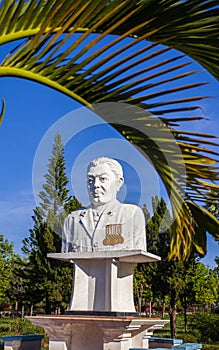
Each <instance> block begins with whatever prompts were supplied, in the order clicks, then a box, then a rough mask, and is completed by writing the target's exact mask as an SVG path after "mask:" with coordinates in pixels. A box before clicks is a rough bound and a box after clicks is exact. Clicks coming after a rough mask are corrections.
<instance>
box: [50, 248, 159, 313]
mask: <svg viewBox="0 0 219 350" xmlns="http://www.w3.org/2000/svg"><path fill="white" fill-rule="evenodd" d="M48 257H49V258H53V259H59V260H65V261H68V262H71V263H74V274H73V290H72V296H71V302H70V310H74V311H103V312H125V313H135V312H136V310H135V306H134V298H133V274H134V268H135V266H136V264H137V263H140V262H141V263H143V262H144V263H145V262H152V261H158V260H160V258H159V257H158V256H157V255H153V254H150V253H148V252H145V251H142V250H130V251H123V250H121V251H119V250H118V251H117V250H114V251H95V252H75V253H52V254H48Z"/></svg>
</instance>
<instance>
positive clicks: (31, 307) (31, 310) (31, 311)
mask: <svg viewBox="0 0 219 350" xmlns="http://www.w3.org/2000/svg"><path fill="white" fill-rule="evenodd" d="M30 316H33V304H31V305H30Z"/></svg>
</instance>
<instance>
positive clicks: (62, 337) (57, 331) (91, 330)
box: [27, 315, 168, 350]
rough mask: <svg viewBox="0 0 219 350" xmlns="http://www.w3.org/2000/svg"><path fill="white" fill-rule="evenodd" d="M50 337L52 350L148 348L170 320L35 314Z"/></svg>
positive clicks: (35, 319) (30, 318)
mask: <svg viewBox="0 0 219 350" xmlns="http://www.w3.org/2000/svg"><path fill="white" fill-rule="evenodd" d="M27 319H28V320H29V321H30V322H31V323H33V324H34V325H37V326H40V327H43V328H44V330H45V332H46V333H47V334H48V336H49V338H50V343H49V350H129V349H130V348H142V347H143V348H148V338H150V336H151V335H152V332H153V331H154V330H155V329H157V328H162V327H163V326H164V325H165V324H166V323H167V322H168V321H166V320H160V319H156V318H133V317H107V316H101V317H100V316H92V317H90V316H69V315H68V316H67V315H61V316H32V317H27Z"/></svg>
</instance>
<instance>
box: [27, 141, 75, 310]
mask: <svg viewBox="0 0 219 350" xmlns="http://www.w3.org/2000/svg"><path fill="white" fill-rule="evenodd" d="M45 179H46V182H45V184H44V185H43V190H42V191H41V192H40V193H39V197H40V199H41V202H40V205H39V206H38V207H36V208H35V209H34V215H33V217H32V218H33V221H34V226H33V228H32V229H31V230H30V236H29V238H25V239H24V240H23V251H24V253H25V254H27V256H28V260H29V263H28V264H27V266H26V269H25V273H26V279H27V281H29V288H28V296H29V299H30V300H29V302H30V303H31V304H36V303H39V302H42V301H43V302H44V303H45V311H46V313H51V311H52V310H53V309H56V310H60V308H65V307H66V304H67V303H68V302H69V299H70V293H71V281H72V267H71V266H70V265H69V264H67V263H64V262H61V261H58V260H54V259H48V258H47V254H48V253H54V252H60V250H61V232H62V226H63V222H64V218H65V216H66V215H67V214H68V213H69V212H70V211H72V210H74V209H77V208H79V207H81V204H80V203H79V201H78V200H77V199H76V198H75V197H69V190H68V189H67V184H68V178H67V176H66V167H65V158H64V146H63V144H62V140H61V136H60V135H59V134H57V135H56V137H55V142H54V145H53V147H52V155H51V157H50V159H49V164H48V171H47V174H46V175H45Z"/></svg>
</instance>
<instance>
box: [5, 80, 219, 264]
mask: <svg viewBox="0 0 219 350" xmlns="http://www.w3.org/2000/svg"><path fill="white" fill-rule="evenodd" d="M207 78H208V79H209V80H211V84H210V85H209V86H207V87H206V88H205V89H206V93H205V94H206V95H213V96H214V98H211V99H209V100H206V101H204V102H203V107H204V109H205V111H206V114H207V117H208V119H209V120H203V121H200V122H197V123H191V126H190V130H191V128H193V127H194V128H195V130H197V132H208V133H212V134H214V135H219V132H218V126H219V116H218V115H217V114H218V107H219V106H218V101H219V83H218V82H216V81H215V80H214V79H212V78H210V76H209V75H208V76H207ZM0 97H4V98H5V100H6V103H7V106H6V112H5V118H4V120H3V124H2V126H1V128H0V149H1V185H0V233H1V234H4V236H5V238H7V239H8V240H9V241H12V242H14V246H15V250H16V251H17V252H20V248H21V245H22V239H23V238H25V237H27V236H28V235H29V229H30V228H31V227H32V224H33V222H32V219H31V216H32V214H33V208H34V207H35V206H36V200H37V197H36V193H37V191H38V189H40V185H41V184H42V182H43V174H45V173H46V164H47V163H48V157H47V156H48V155H50V149H51V148H50V147H51V140H52V139H53V136H54V134H55V133H56V131H59V132H60V128H61V125H62V124H63V123H64V129H65V130H68V125H69V127H70V126H71V125H72V126H73V125H74V127H75V126H77V127H78V130H79V131H80V132H78V131H77V132H73V131H71V132H72V135H70V136H68V137H70V139H69V141H68V142H67V141H66V147H65V154H66V163H67V173H68V176H69V179H70V183H69V186H70V189H71V191H73V192H74V194H75V195H76V196H77V197H78V198H79V199H80V200H81V201H82V203H83V204H84V205H86V204H88V203H87V202H88V198H87V195H86V188H85V187H86V186H85V168H86V164H87V162H88V161H89V160H90V159H92V158H93V157H94V156H99V155H107V156H112V157H115V158H118V159H120V160H121V161H122V163H123V165H124V166H125V177H126V183H127V187H124V188H123V190H122V192H121V194H120V197H121V198H120V199H121V200H126V201H129V202H131V201H132V202H136V203H138V204H140V205H142V204H143V203H144V202H146V203H147V205H148V206H149V207H150V198H151V196H152V195H155V194H158V195H159V196H161V195H162V196H163V195H164V196H165V192H164V190H163V188H162V186H161V184H160V182H159V179H158V178H157V176H156V174H154V170H153V169H151V167H150V166H149V165H148V162H147V161H146V160H145V159H144V158H143V157H142V156H141V155H140V154H139V152H138V151H136V150H135V149H133V147H132V146H130V145H129V144H128V143H127V142H126V141H124V140H122V139H121V137H120V136H118V135H117V133H116V132H113V131H111V130H110V129H109V128H107V127H106V126H104V125H98V124H99V120H98V118H95V116H94V115H92V114H90V112H88V111H87V110H86V109H85V108H82V106H81V105H80V104H79V103H77V102H75V101H73V100H72V99H70V98H69V97H66V96H65V95H62V94H60V93H58V92H56V91H53V90H51V89H48V88H47V87H44V86H42V85H39V84H36V83H33V82H30V81H25V80H21V79H16V78H1V79H0ZM78 115H79V116H80V117H83V119H84V120H85V124H86V125H87V122H88V120H90V128H89V129H88V130H86V132H85V131H84V130H83V126H82V125H81V126H79V125H78V123H79V118H78ZM69 118H70V119H69ZM81 119H82V118H81ZM81 119H80V120H81ZM67 120H70V122H69V121H67ZM68 123H70V124H68ZM71 123H72V124H71ZM80 128H81V129H80ZM64 129H63V130H64ZM68 137H67V136H66V138H68ZM43 142H44V144H43V148H41V146H42V143H43ZM64 143H65V142H64ZM112 145H113V146H112ZM42 150H43V155H42V154H40V153H39V152H40V151H42ZM44 150H45V152H44ZM39 159H41V160H42V164H41V163H40V162H39ZM143 171H144V172H145V173H148V174H150V176H149V178H150V179H153V182H152V183H148V180H147V179H144V176H143ZM32 172H33V182H32ZM83 178H84V181H81V179H83ZM72 179H73V181H72ZM133 179H134V181H133ZM83 184H84V185H83ZM139 193H140V194H139ZM218 247H219V246H218V244H217V243H215V242H214V241H213V240H212V239H210V238H209V239H208V255H207V257H206V258H205V259H204V260H203V262H206V263H207V264H210V265H212V264H213V261H214V257H215V256H216V255H219V249H218Z"/></svg>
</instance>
